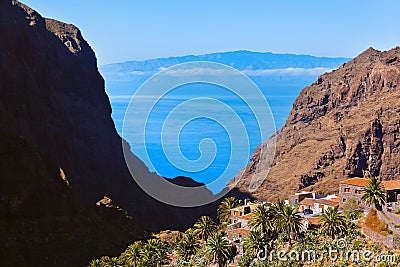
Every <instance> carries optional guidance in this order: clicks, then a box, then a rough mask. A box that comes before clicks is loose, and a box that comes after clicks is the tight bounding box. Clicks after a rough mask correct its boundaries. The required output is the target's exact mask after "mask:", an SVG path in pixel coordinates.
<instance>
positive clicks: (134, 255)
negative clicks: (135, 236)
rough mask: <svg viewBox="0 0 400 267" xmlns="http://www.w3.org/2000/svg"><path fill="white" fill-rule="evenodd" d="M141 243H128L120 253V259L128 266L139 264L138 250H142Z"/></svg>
mask: <svg viewBox="0 0 400 267" xmlns="http://www.w3.org/2000/svg"><path fill="white" fill-rule="evenodd" d="M142 246H143V243H142V242H141V241H136V242H134V243H133V244H132V245H130V246H129V247H128V248H127V249H126V250H125V252H124V253H122V254H121V259H123V261H124V262H126V263H127V264H128V265H129V266H133V267H136V266H139V262H140V252H141V250H142Z"/></svg>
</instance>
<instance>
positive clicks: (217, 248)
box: [205, 232, 236, 267]
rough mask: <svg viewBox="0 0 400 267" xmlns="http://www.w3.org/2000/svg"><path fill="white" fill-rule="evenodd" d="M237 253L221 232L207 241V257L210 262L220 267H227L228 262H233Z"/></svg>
mask: <svg viewBox="0 0 400 267" xmlns="http://www.w3.org/2000/svg"><path fill="white" fill-rule="evenodd" d="M235 253H236V247H235V246H231V245H229V243H228V241H227V240H226V239H224V237H223V234H222V233H220V232H219V233H216V234H215V235H213V236H211V237H210V238H209V239H208V240H207V243H206V246H205V255H206V257H207V258H208V260H209V261H210V262H212V263H217V264H218V266H220V267H223V266H226V264H227V263H228V262H230V261H232V260H233V258H234V257H235Z"/></svg>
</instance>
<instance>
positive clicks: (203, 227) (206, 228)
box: [193, 216, 217, 241]
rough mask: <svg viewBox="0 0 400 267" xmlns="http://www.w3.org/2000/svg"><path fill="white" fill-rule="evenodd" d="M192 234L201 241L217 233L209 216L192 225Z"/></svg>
mask: <svg viewBox="0 0 400 267" xmlns="http://www.w3.org/2000/svg"><path fill="white" fill-rule="evenodd" d="M193 228H194V233H195V234H196V235H197V236H198V237H199V238H200V239H201V240H203V241H206V240H207V239H208V237H209V236H211V235H212V234H214V233H215V232H216V231H217V225H216V224H215V223H214V222H213V220H212V219H211V218H210V217H209V216H201V217H200V220H198V221H197V222H196V223H195V224H194V225H193Z"/></svg>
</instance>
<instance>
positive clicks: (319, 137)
mask: <svg viewBox="0 0 400 267" xmlns="http://www.w3.org/2000/svg"><path fill="white" fill-rule="evenodd" d="M399 85H400V48H399V47H397V48H394V49H392V50H390V51H385V52H380V51H377V50H374V49H372V48H370V49H368V50H366V51H365V52H363V53H362V54H361V55H359V56H358V57H356V58H355V59H353V60H351V61H350V62H348V63H346V64H343V65H342V66H341V67H340V68H339V69H338V70H335V71H332V72H330V73H326V74H323V75H321V76H320V77H319V78H318V80H317V81H316V82H315V83H313V84H312V85H310V86H308V87H306V88H304V89H303V90H302V91H301V93H300V95H299V97H298V98H297V99H296V101H295V102H294V104H293V108H292V111H291V112H290V114H289V117H288V119H287V120H286V124H285V125H284V126H283V128H282V129H281V132H280V133H279V134H278V138H279V141H278V142H277V150H276V158H275V160H274V163H273V166H272V169H271V171H270V173H269V174H268V176H267V178H266V180H265V181H264V183H263V184H262V186H261V187H260V188H259V189H258V190H257V191H256V192H254V194H253V196H255V197H258V198H261V199H269V200H273V199H276V198H278V197H280V198H286V197H287V196H288V194H292V193H293V192H295V191H299V190H303V189H306V190H312V189H314V190H322V191H324V192H326V193H329V192H337V190H338V184H339V182H340V181H341V180H343V179H345V178H346V177H365V176H368V175H369V174H371V175H375V176H380V177H381V178H382V179H385V180H388V179H396V178H398V175H399V173H400V165H399V164H398V163H399V162H400V141H399V129H400V91H399ZM258 154H259V153H258V152H257V151H256V152H255V154H253V156H252V159H251V163H250V165H249V166H248V167H247V168H246V169H245V176H244V178H243V180H241V181H240V182H239V183H238V185H237V187H238V188H239V189H240V190H243V191H245V190H247V188H248V183H249V181H250V180H251V178H252V175H253V174H252V172H251V170H252V169H254V166H253V165H254V164H258V163H257V162H258Z"/></svg>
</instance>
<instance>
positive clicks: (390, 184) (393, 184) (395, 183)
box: [340, 178, 400, 190]
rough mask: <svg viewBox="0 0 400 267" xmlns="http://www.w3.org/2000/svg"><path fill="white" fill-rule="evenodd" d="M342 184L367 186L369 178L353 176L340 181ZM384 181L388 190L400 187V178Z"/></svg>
mask: <svg viewBox="0 0 400 267" xmlns="http://www.w3.org/2000/svg"><path fill="white" fill-rule="evenodd" d="M340 183H341V184H348V185H354V186H363V187H365V186H367V184H368V179H365V178H351V179H347V180H344V181H342V182H340ZM382 183H383V184H384V186H385V189H386V190H396V189H400V180H388V181H382Z"/></svg>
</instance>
